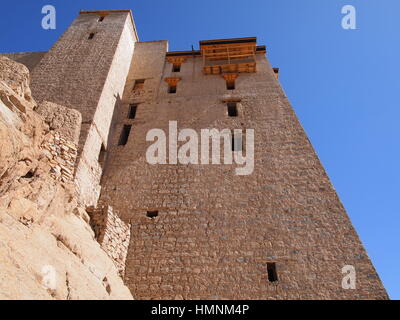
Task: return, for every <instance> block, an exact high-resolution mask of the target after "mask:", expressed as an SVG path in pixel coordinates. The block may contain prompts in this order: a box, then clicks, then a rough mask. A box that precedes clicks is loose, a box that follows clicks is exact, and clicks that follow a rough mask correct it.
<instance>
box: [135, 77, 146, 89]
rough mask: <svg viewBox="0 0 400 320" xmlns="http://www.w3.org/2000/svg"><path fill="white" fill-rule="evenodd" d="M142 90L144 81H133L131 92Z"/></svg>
mask: <svg viewBox="0 0 400 320" xmlns="http://www.w3.org/2000/svg"><path fill="white" fill-rule="evenodd" d="M143 88H144V79H138V80H135V84H134V86H133V90H141V89H143Z"/></svg>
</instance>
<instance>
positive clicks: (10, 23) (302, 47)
mask: <svg viewBox="0 0 400 320" xmlns="http://www.w3.org/2000/svg"><path fill="white" fill-rule="evenodd" d="M45 4H52V5H54V6H55V7H56V9H57V29H56V30H54V31H46V30H43V29H42V28H41V18H42V14H41V8H42V6H43V5H45ZM346 4H351V5H354V6H355V7H356V9H357V30H343V29H342V28H341V18H342V14H341V8H342V6H343V5H346ZM81 9H82V10H96V9H132V11H133V14H134V19H135V21H136V25H137V28H138V32H139V37H140V39H141V40H142V41H147V40H169V44H170V50H190V49H191V45H192V44H193V45H195V48H197V47H198V41H199V40H204V39H218V38H230V37H244V36H257V38H258V43H259V44H265V45H267V50H268V57H269V59H270V61H271V63H272V64H273V66H274V67H280V81H281V83H282V85H283V88H284V90H285V92H286V94H287V95H288V97H289V99H290V101H291V102H292V105H293V107H294V109H295V111H296V113H297V115H298V117H299V119H300V121H301V123H302V125H303V127H304V129H305V130H306V132H307V134H308V136H309V138H310V140H311V141H312V144H313V146H314V148H315V149H316V151H317V153H318V155H319V157H320V159H321V161H322V162H323V164H324V166H325V169H326V170H327V172H328V175H329V176H330V178H331V180H332V182H333V184H334V186H335V188H336V190H337V191H338V193H339V196H340V198H341V200H342V201H343V203H344V206H345V207H346V209H347V212H348V214H349V216H350V218H351V220H352V222H353V224H354V226H355V228H356V230H357V232H358V234H359V235H360V237H361V240H362V241H363V243H364V245H365V247H366V249H367V251H368V253H369V255H370V257H371V259H372V261H373V263H374V265H375V267H376V268H377V270H378V273H379V275H380V277H381V279H382V280H383V282H384V285H385V287H386V289H387V290H388V292H389V294H390V296H391V298H392V299H400V285H399V284H400V280H399V277H398V270H399V269H400V250H399V248H398V245H399V229H400V216H399V199H400V195H399V190H400V188H399V184H400V181H399V180H400V172H399V156H400V149H399V140H400V132H399V118H400V105H399V94H400V81H399V76H400V70H399V69H400V68H399V66H400V63H399V60H400V38H399V31H400V1H398V0H345V1H341V0H259V1H255V0H241V1H237V0H229V1H221V0H202V1H190V0H180V1H177V0H175V1H164V0H159V1H154V0H153V1H151V0H145V1H143V0H140V1H139V0H137V1H136V0H135V1H133V0H113V1H105V0H90V1H85V0H82V1H64V0H46V1H42V0H35V1H32V0H19V1H14V2H12V1H4V2H3V3H2V18H1V19H0V39H1V42H0V52H20V51H44V50H48V49H49V47H50V46H51V45H52V44H53V43H54V41H56V40H57V39H58V37H59V36H60V35H61V34H62V32H63V31H64V30H65V29H66V28H67V27H68V25H69V24H70V23H71V22H72V21H73V19H74V18H75V17H76V16H77V14H78V11H79V10H81Z"/></svg>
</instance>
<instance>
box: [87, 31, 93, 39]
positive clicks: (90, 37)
mask: <svg viewBox="0 0 400 320" xmlns="http://www.w3.org/2000/svg"><path fill="white" fill-rule="evenodd" d="M93 38H94V33H93V32H92V33H91V34H89V37H88V39H89V40H92V39H93Z"/></svg>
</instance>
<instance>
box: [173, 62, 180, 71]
mask: <svg viewBox="0 0 400 320" xmlns="http://www.w3.org/2000/svg"><path fill="white" fill-rule="evenodd" d="M172 72H181V65H180V64H177V63H174V64H173V65H172Z"/></svg>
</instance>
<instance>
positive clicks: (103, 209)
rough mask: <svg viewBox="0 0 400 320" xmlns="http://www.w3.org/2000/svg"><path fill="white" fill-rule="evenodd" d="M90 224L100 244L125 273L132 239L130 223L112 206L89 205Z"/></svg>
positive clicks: (121, 272)
mask: <svg viewBox="0 0 400 320" xmlns="http://www.w3.org/2000/svg"><path fill="white" fill-rule="evenodd" d="M87 212H88V214H89V216H90V225H91V227H92V228H93V230H94V233H95V236H96V239H97V241H98V242H99V243H100V246H101V247H102V248H103V250H104V251H105V252H106V253H107V254H108V256H109V257H110V258H111V259H112V260H113V261H114V263H115V265H116V266H117V268H118V271H119V273H120V275H121V276H122V277H123V276H124V275H125V261H126V256H127V254H128V246H129V240H130V225H129V224H127V223H124V222H123V221H122V220H121V219H120V218H119V217H118V215H117V214H115V213H114V212H113V209H112V207H111V206H107V205H100V206H99V207H97V208H94V207H88V208H87Z"/></svg>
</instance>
